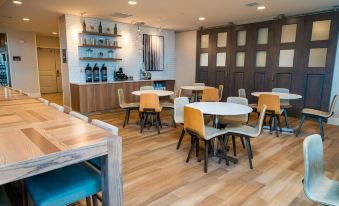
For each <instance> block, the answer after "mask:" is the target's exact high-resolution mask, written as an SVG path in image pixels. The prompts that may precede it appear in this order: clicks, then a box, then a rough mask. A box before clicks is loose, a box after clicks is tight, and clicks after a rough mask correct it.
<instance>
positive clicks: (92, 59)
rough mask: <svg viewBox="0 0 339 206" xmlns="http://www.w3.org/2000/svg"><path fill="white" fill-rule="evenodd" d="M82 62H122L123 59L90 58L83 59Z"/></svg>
mask: <svg viewBox="0 0 339 206" xmlns="http://www.w3.org/2000/svg"><path fill="white" fill-rule="evenodd" d="M80 60H84V61H121V60H122V59H121V58H90V57H83V58H80Z"/></svg>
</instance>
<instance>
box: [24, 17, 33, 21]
mask: <svg viewBox="0 0 339 206" xmlns="http://www.w3.org/2000/svg"><path fill="white" fill-rule="evenodd" d="M30 20H31V19H29V18H22V21H30Z"/></svg>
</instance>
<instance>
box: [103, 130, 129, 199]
mask: <svg viewBox="0 0 339 206" xmlns="http://www.w3.org/2000/svg"><path fill="white" fill-rule="evenodd" d="M107 147H108V148H107V149H108V154H107V155H104V156H102V158H101V188H102V205H107V206H113V205H114V206H115V205H117V206H123V204H124V199H123V198H124V197H123V182H122V164H121V159H122V156H121V155H122V146H121V137H118V136H113V137H110V138H108V140H107Z"/></svg>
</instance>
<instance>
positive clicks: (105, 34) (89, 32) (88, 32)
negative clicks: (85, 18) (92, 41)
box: [79, 31, 121, 37]
mask: <svg viewBox="0 0 339 206" xmlns="http://www.w3.org/2000/svg"><path fill="white" fill-rule="evenodd" d="M79 34H86V35H95V36H107V37H121V35H119V34H107V33H99V32H92V31H83V32H81V33H79Z"/></svg>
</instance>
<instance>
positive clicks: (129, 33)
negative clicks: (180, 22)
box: [66, 15, 175, 83]
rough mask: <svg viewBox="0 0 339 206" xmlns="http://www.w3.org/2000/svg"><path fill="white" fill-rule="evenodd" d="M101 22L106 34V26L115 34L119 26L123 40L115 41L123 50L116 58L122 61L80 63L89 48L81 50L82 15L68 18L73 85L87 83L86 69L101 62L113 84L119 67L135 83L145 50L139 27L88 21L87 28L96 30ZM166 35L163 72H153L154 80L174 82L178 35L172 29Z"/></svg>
mask: <svg viewBox="0 0 339 206" xmlns="http://www.w3.org/2000/svg"><path fill="white" fill-rule="evenodd" d="M100 21H101V23H102V27H103V31H105V30H106V28H107V27H109V28H110V29H111V31H113V28H114V24H115V23H116V24H117V27H118V34H121V35H122V37H118V38H116V40H117V41H118V44H119V46H122V49H117V50H115V51H116V52H117V57H119V58H122V59H123V60H122V61H118V62H103V61H100V62H94V61H93V62H87V61H80V60H79V57H84V56H85V54H86V49H87V48H79V47H78V44H79V35H78V33H79V32H81V30H82V23H81V22H80V17H79V16H73V15H66V36H67V52H68V68H69V79H70V82H74V83H83V82H85V74H84V68H85V67H86V65H87V63H90V65H91V66H93V65H94V63H98V65H99V67H101V65H102V64H103V63H105V65H106V66H107V67H108V81H113V71H114V69H115V68H116V67H118V68H119V67H122V68H123V69H124V72H125V73H126V75H127V76H133V78H134V79H135V80H138V79H139V78H140V77H139V71H140V69H141V68H142V65H143V62H142V50H141V49H140V48H139V46H138V45H137V41H136V38H137V27H136V26H135V25H132V24H124V23H117V22H112V21H108V20H98V19H90V18H86V25H87V27H89V25H92V26H94V28H95V29H96V30H97V29H98V27H99V22H100ZM141 30H142V32H143V33H145V34H158V32H159V30H158V29H157V28H151V27H142V28H141ZM161 35H163V36H164V44H165V47H164V56H165V57H164V71H158V72H152V79H174V78H175V32H174V31H171V30H163V31H162V34H161ZM93 50H94V53H97V51H98V50H101V51H104V55H107V53H106V52H107V51H108V50H107V49H93Z"/></svg>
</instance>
